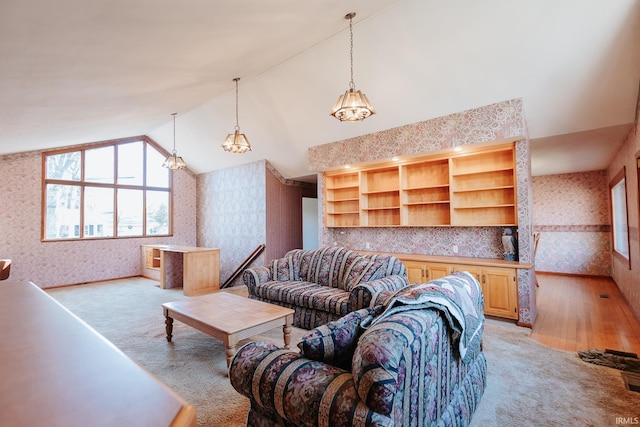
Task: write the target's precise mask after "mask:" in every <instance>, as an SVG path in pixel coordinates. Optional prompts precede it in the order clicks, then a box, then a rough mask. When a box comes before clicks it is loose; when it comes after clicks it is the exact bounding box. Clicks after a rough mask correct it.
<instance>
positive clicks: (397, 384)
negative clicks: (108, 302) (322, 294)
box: [229, 273, 487, 427]
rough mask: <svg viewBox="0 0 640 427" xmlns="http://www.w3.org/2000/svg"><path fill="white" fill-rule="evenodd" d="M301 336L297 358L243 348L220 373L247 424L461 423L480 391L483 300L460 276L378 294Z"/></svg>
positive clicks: (261, 345) (263, 345) (259, 345)
mask: <svg viewBox="0 0 640 427" xmlns="http://www.w3.org/2000/svg"><path fill="white" fill-rule="evenodd" d="M385 300H386V301H385V304H384V306H376V307H373V308H365V309H361V310H357V311H355V312H352V313H349V314H347V315H346V316H344V317H342V318H340V319H338V320H336V321H333V322H330V323H328V324H327V325H324V326H320V327H318V328H315V329H314V330H312V331H310V332H309V333H308V334H307V335H306V336H305V337H304V338H303V339H302V341H301V342H300V343H299V344H298V347H299V348H300V351H301V352H300V353H298V352H293V351H290V350H285V349H281V348H278V347H276V346H275V345H273V344H271V343H267V342H264V341H254V342H250V343H247V344H245V345H244V346H243V347H241V348H240V350H239V351H238V352H237V353H236V355H235V356H234V358H233V360H232V362H231V366H230V368H229V379H230V381H231V384H232V386H233V387H234V388H235V389H236V390H237V391H238V392H239V393H241V394H242V395H244V396H246V397H248V398H249V400H250V404H251V407H250V410H249V414H248V417H247V426H250V427H258V426H260V427H267V426H272V427H275V426H327V427H328V426H332V427H341V426H356V425H357V426H395V427H400V426H416V427H422V426H465V425H468V424H469V422H470V420H471V417H472V415H473V413H474V411H475V409H476V408H477V406H478V404H479V402H480V399H481V397H482V395H483V393H484V389H485V386H486V369H487V365H486V359H485V356H484V354H483V353H482V346H481V341H482V332H483V328H484V315H483V305H484V301H483V297H482V292H481V290H480V286H479V284H478V282H477V281H476V280H475V278H474V277H473V276H471V275H470V274H468V273H454V275H451V276H447V277H445V278H443V279H438V280H434V281H432V282H429V283H427V284H422V285H410V286H409V287H407V288H405V289H402V290H400V291H397V292H387V293H385Z"/></svg>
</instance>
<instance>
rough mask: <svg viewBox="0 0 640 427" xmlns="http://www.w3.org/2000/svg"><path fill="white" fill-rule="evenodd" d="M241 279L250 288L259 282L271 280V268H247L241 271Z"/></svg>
mask: <svg viewBox="0 0 640 427" xmlns="http://www.w3.org/2000/svg"><path fill="white" fill-rule="evenodd" d="M242 281H243V282H244V284H245V285H246V286H247V288H249V289H251V288H252V287H255V286H256V285H259V284H260V283H266V282H269V281H271V269H270V268H269V267H253V268H247V269H246V270H245V271H244V272H243V273H242Z"/></svg>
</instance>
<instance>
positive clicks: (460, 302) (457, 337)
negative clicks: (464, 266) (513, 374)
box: [367, 271, 484, 363]
mask: <svg viewBox="0 0 640 427" xmlns="http://www.w3.org/2000/svg"><path fill="white" fill-rule="evenodd" d="M384 305H385V307H386V308H385V310H384V311H383V312H382V314H380V316H378V317H376V318H375V319H373V321H372V322H371V324H370V325H368V326H367V327H371V326H373V325H375V324H376V323H378V322H380V321H382V320H383V319H385V318H386V317H388V316H389V315H391V314H393V313H397V312H400V311H407V310H420V309H425V308H433V309H436V310H439V311H440V312H442V314H443V316H444V318H445V319H446V321H447V323H448V325H449V327H450V328H451V329H452V330H453V332H454V334H453V341H454V343H455V342H457V343H458V349H459V352H460V357H461V358H462V361H463V362H464V363H469V362H470V361H473V360H474V359H475V357H476V355H477V353H478V351H480V344H481V341H482V330H483V328H484V313H483V309H484V299H483V295H482V291H481V289H480V285H479V283H478V281H477V280H476V279H475V278H474V277H473V276H472V275H471V274H470V273H468V272H466V271H459V272H455V273H453V274H451V275H449V276H446V277H443V278H442V279H436V280H432V281H430V282H427V283H422V284H413V285H409V286H405V287H404V288H402V289H399V290H398V291H396V292H395V293H394V294H391V295H390V296H389V297H388V299H387V300H386V302H385V304H384Z"/></svg>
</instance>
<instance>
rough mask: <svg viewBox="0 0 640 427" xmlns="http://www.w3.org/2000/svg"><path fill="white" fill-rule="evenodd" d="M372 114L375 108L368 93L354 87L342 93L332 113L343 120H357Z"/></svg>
mask: <svg viewBox="0 0 640 427" xmlns="http://www.w3.org/2000/svg"><path fill="white" fill-rule="evenodd" d="M372 114H375V110H374V109H373V106H372V105H371V103H370V102H369V98H367V95H365V94H364V93H362V92H360V91H359V90H354V89H353V88H351V89H349V90H347V91H346V92H345V93H344V95H340V96H339V97H338V100H337V101H336V105H334V106H333V108H332V109H331V115H332V116H333V117H335V118H336V119H338V120H340V121H341V122H357V121H360V120H364V119H366V118H367V117H369V116H370V115H372Z"/></svg>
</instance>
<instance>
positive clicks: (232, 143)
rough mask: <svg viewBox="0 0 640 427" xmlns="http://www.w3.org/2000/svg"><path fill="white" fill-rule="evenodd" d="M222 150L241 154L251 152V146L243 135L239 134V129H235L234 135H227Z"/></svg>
mask: <svg viewBox="0 0 640 427" xmlns="http://www.w3.org/2000/svg"><path fill="white" fill-rule="evenodd" d="M222 148H224V151H228V152H230V153H236V154H242V153H246V152H247V151H251V144H250V143H249V140H248V139H247V137H246V136H245V134H244V133H240V129H239V128H236V131H235V132H234V133H230V134H229V135H227V138H226V139H225V140H224V142H223V143H222Z"/></svg>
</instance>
